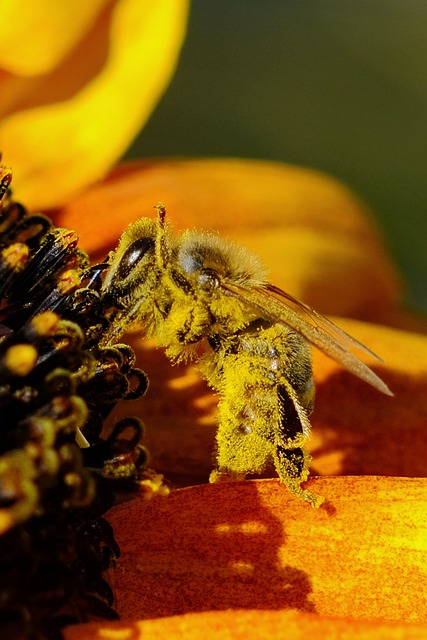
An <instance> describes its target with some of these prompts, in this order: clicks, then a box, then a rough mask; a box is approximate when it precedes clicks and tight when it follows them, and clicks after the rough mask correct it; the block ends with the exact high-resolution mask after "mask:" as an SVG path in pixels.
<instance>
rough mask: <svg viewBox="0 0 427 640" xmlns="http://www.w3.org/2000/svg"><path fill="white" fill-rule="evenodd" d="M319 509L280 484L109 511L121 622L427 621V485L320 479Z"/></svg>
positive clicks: (232, 486)
mask: <svg viewBox="0 0 427 640" xmlns="http://www.w3.org/2000/svg"><path fill="white" fill-rule="evenodd" d="M308 484H309V486H310V489H312V490H313V491H314V492H315V493H317V494H321V495H323V496H325V498H326V500H327V502H326V504H325V505H324V506H322V507H321V508H320V509H312V508H310V507H309V506H308V505H307V504H306V503H304V502H303V501H301V500H299V499H297V498H294V497H292V496H290V494H289V493H288V492H287V491H286V490H285V489H284V487H283V486H282V485H280V483H279V482H278V481H275V480H257V481H246V482H238V483H232V482H230V483H224V484H219V485H200V486H197V487H191V488H189V489H180V490H178V491H175V492H173V493H171V494H170V495H169V497H167V498H155V499H153V500H152V501H151V502H150V503H146V502H145V501H144V500H134V501H131V502H128V503H125V504H123V505H120V506H119V507H117V508H115V509H113V510H112V511H110V513H109V515H108V519H109V521H110V522H111V524H112V525H113V527H114V530H115V535H116V538H117V541H118V543H119V545H120V548H121V551H122V555H121V558H120V560H119V561H118V565H117V569H116V571H115V572H114V586H115V594H116V601H117V602H116V605H117V610H118V612H119V614H120V616H121V617H122V619H124V620H139V619H146V618H160V617H164V616H171V615H181V614H184V613H189V612H200V611H212V610H225V609H253V608H256V609H275V610H277V609H281V610H286V609H292V610H297V611H301V612H306V613H312V614H313V613H315V614H317V615H320V616H332V617H338V618H348V619H353V620H354V619H362V620H377V621H401V622H406V623H419V622H427V607H426V597H425V584H426V579H427V565H426V562H425V557H426V551H427V521H426V517H425V514H426V507H427V481H426V480H425V479H416V478H413V479H410V478H405V479H403V478H384V477H373V476H372V477H360V478H356V477H336V478H317V479H313V480H312V481H311V482H309V483H308Z"/></svg>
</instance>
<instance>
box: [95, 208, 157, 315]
mask: <svg viewBox="0 0 427 640" xmlns="http://www.w3.org/2000/svg"><path fill="white" fill-rule="evenodd" d="M164 236H165V226H164V210H163V208H162V210H161V212H160V211H159V218H158V220H151V219H149V218H141V220H138V221H137V222H135V223H134V224H131V225H130V226H129V227H128V228H127V229H126V230H125V232H124V233H123V235H122V237H121V238H120V242H119V245H118V247H117V249H116V251H115V252H114V254H113V258H112V261H111V266H110V268H109V270H108V273H107V276H106V278H105V281H104V284H103V294H104V297H105V298H106V299H107V300H111V301H112V302H113V303H114V304H117V305H118V306H120V304H121V303H122V304H128V299H129V298H131V297H133V296H138V297H143V296H144V295H145V294H146V293H147V292H148V291H149V289H151V288H152V287H153V285H154V283H155V280H156V278H157V277H158V273H159V269H161V268H162V267H163V263H164V261H165V260H166V250H165V247H166V240H165V237H164Z"/></svg>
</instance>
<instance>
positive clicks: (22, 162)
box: [0, 0, 188, 207]
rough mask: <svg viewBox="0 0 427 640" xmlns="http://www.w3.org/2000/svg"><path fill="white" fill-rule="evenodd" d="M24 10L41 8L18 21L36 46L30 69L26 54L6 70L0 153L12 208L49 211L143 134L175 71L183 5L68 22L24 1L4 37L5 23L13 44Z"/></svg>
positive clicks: (97, 13) (119, 7)
mask: <svg viewBox="0 0 427 640" xmlns="http://www.w3.org/2000/svg"><path fill="white" fill-rule="evenodd" d="M27 4H28V6H30V5H31V7H33V6H34V7H37V9H34V11H33V10H32V9H30V8H28V11H26V12H24V13H26V18H25V20H24V21H23V23H22V25H21V27H20V29H19V30H18V33H21V29H24V30H28V31H29V33H27V34H26V41H27V42H28V45H26V49H25V51H26V52H27V48H31V46H32V43H33V41H34V40H35V41H36V47H35V49H36V53H35V59H34V65H33V66H32V65H31V64H30V63H28V53H25V55H24V56H23V59H22V60H23V62H22V68H21V67H18V68H17V67H16V66H13V65H12V63H11V61H10V57H7V56H6V58H7V59H5V61H4V63H3V64H4V67H3V68H4V69H7V70H8V71H4V72H3V73H0V90H1V94H2V105H1V107H0V116H1V120H0V145H1V148H2V151H3V157H4V158H5V159H7V163H8V164H9V165H12V166H13V168H14V175H15V178H14V190H15V193H16V196H17V197H18V199H20V200H21V201H22V202H25V204H26V205H27V206H30V207H48V206H52V205H54V204H55V205H57V204H59V203H60V202H62V201H63V200H65V199H67V198H68V197H70V196H71V194H73V193H75V192H76V191H77V190H79V189H81V188H82V187H83V186H85V185H88V184H90V183H91V182H93V181H94V180H97V179H99V178H100V177H101V176H103V175H104V174H105V172H106V171H107V170H108V169H109V168H110V167H111V166H112V165H113V164H114V162H115V161H116V160H117V158H118V157H119V156H120V155H122V154H123V152H124V151H125V150H126V148H127V147H128V145H129V144H130V142H131V141H132V139H133V137H134V136H135V135H136V133H137V132H138V131H139V130H140V129H141V127H142V125H143V124H144V122H145V121H146V120H147V118H148V117H149V115H150V114H151V111H152V110H153V108H154V106H155V104H156V102H157V101H158V99H159V97H160V95H161V94H162V93H163V91H164V89H165V87H166V85H167V84H168V82H169V80H170V77H171V75H172V73H173V70H174V68H175V64H176V60H177V56H178V53H179V50H180V47H181V44H182V40H183V36H184V32H185V26H186V18H187V11H188V0H157V1H156V2H148V1H147V0H146V1H145V2H144V1H142V0H117V1H116V2H100V1H99V0H98V2H95V3H93V2H92V3H91V2H89V3H77V4H85V8H82V9H81V10H80V9H79V8H78V7H77V8H75V9H73V10H72V12H71V14H70V12H69V9H68V6H67V5H68V3H55V2H54V3H52V2H48V1H47V0H45V1H44V2H42V3H41V6H40V7H39V4H38V3H37V5H34V3H30V2H24V0H21V2H20V3H19V4H18V7H17V11H18V14H17V16H16V18H15V20H12V23H11V26H10V28H9V29H8V28H7V27H8V26H9V25H7V23H6V22H4V16H3V14H2V24H3V25H5V29H6V31H8V33H9V38H12V39H13V38H14V37H16V33H15V32H14V30H13V29H12V27H13V25H14V24H15V23H16V21H17V20H18V18H19V15H20V12H21V11H24V8H25V6H26V5H27ZM86 5H88V6H86ZM11 6H12V4H11ZM65 7H67V8H66V10H65ZM39 8H40V11H41V13H40V11H39ZM43 12H46V14H47V15H45V13H43ZM64 20H67V21H69V22H70V25H68V24H67V27H66V30H67V29H68V36H67V37H66V38H65V42H64V43H63V44H62V45H59V44H58V38H60V37H62V32H63V30H60V31H58V28H59V26H60V25H61V24H63V22H64ZM40 23H41V24H42V25H43V26H42V29H43V37H41V36H40V33H41V28H40ZM46 24H48V25H49V26H48V27H47V28H46V27H45V25H46ZM45 29H46V30H47V33H46V38H44V35H45V33H44V32H45ZM34 34H35V35H34ZM53 34H54V35H53ZM41 43H43V44H41ZM43 47H45V49H44V50H43V51H40V49H42V48H43ZM16 48H17V47H15V48H14V49H13V54H14V57H15V59H17V58H19V56H16ZM18 50H19V47H18ZM37 59H38V61H39V65H38V66H37ZM55 62H56V64H55ZM0 65H2V61H1V58H0ZM19 71H20V72H21V74H22V75H17V74H18V72H19ZM36 72H38V75H34V74H35V73H36ZM29 74H33V75H29Z"/></svg>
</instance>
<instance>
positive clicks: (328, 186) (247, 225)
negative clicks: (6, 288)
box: [56, 159, 401, 319]
mask: <svg viewBox="0 0 427 640" xmlns="http://www.w3.org/2000/svg"><path fill="white" fill-rule="evenodd" d="M159 201H161V202H163V203H164V204H165V205H166V207H167V211H168V215H169V217H170V220H171V222H172V223H173V225H174V227H175V228H176V229H183V228H186V227H194V226H197V227H202V228H203V227H204V228H208V229H215V230H218V231H219V232H221V233H222V234H224V235H225V236H226V237H230V238H233V239H236V240H238V241H239V242H240V243H241V244H243V245H244V246H246V247H247V248H248V249H250V250H252V251H253V252H255V253H257V254H258V255H259V256H260V257H261V258H263V259H264V261H265V263H266V265H267V266H268V268H269V269H271V277H270V280H271V281H272V282H274V283H275V284H277V285H278V286H281V287H282V288H284V289H285V290H287V291H289V292H290V293H292V294H293V295H295V296H296V297H297V298H300V299H302V300H304V301H305V302H307V303H308V304H311V305H312V306H314V307H315V308H317V309H318V310H319V311H321V312H323V313H332V314H337V315H349V316H352V317H362V318H369V319H378V318H380V317H382V316H383V315H384V313H386V312H388V311H389V308H390V306H392V307H393V309H395V303H396V300H398V299H399V298H400V296H401V283H400V279H399V277H398V275H397V273H396V270H395V268H394V266H393V265H392V263H391V260H390V258H389V257H388V255H387V252H386V250H385V248H384V245H383V243H382V240H381V238H380V236H379V233H378V231H377V229H376V228H375V225H374V223H373V220H372V218H371V216H370V215H369V213H368V212H367V211H366V208H365V206H364V205H363V204H362V203H361V202H360V201H359V200H358V199H357V198H356V197H355V196H354V194H352V193H351V191H349V190H348V189H347V188H346V187H344V186H343V185H342V184H340V183H339V182H337V181H336V180H334V179H332V178H330V177H328V176H326V175H322V174H320V173H317V172H315V171H312V170H309V169H303V168H298V167H292V166H289V165H284V164H279V163H273V162H262V161H250V160H233V159H231V160H230V159H229V160H225V159H223V160H207V159H205V160H173V159H172V160H163V161H146V162H139V163H135V164H131V165H125V166H124V167H122V168H119V169H117V170H116V171H115V172H114V173H113V174H112V175H111V176H110V177H109V179H108V180H107V181H106V182H104V183H102V184H99V185H95V186H93V187H91V188H90V189H89V190H88V191H87V192H86V193H84V194H82V195H81V196H80V197H78V198H75V199H74V200H73V201H72V202H70V203H69V204H67V205H66V206H65V207H64V208H63V209H62V211H60V212H59V215H58V216H57V218H56V221H57V222H58V224H61V225H62V226H67V227H70V228H72V229H75V230H77V232H78V233H79V235H80V238H81V246H82V247H84V248H85V249H86V251H88V252H89V253H92V254H96V256H97V257H99V258H101V259H103V258H104V257H105V254H106V252H107V250H109V249H112V248H113V247H114V246H115V245H116V244H117V239H118V237H119V236H120V235H121V233H122V231H123V229H124V227H125V226H126V225H127V224H129V223H130V222H133V221H135V220H137V219H138V218H140V217H142V216H154V215H155V213H154V211H153V206H154V205H155V204H157V203H158V202H159ZM361 247H363V251H362V250H361Z"/></svg>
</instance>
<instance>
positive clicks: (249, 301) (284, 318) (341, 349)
mask: <svg viewBox="0 0 427 640" xmlns="http://www.w3.org/2000/svg"><path fill="white" fill-rule="evenodd" d="M221 288H222V289H223V290H224V291H225V292H226V293H227V294H228V295H232V296H234V297H236V298H238V299H239V300H241V301H242V302H244V303H245V304H246V305H247V306H250V307H252V309H254V310H255V311H257V312H258V313H259V314H260V317H262V318H265V319H266V320H270V321H272V322H275V323H278V324H282V325H284V326H286V327H288V328H289V329H292V331H295V332H296V333H299V334H300V335H301V336H302V337H303V338H305V339H306V340H307V341H308V342H310V343H311V344H312V345H314V346H315V347H317V348H318V349H320V350H321V351H323V352H324V353H326V355H328V356H329V357H330V358H333V359H334V360H336V361H337V362H339V363H340V364H341V365H342V366H343V367H345V368H346V369H348V370H349V371H351V373H353V374H354V375H355V376H358V377H359V378H361V379H362V380H364V381H365V382H368V383H369V384H370V385H372V386H373V387H375V388H376V389H378V391H381V392H382V393H385V394H386V395H388V396H392V395H393V393H392V392H391V391H390V389H389V388H388V386H387V385H386V384H385V382H383V381H382V380H381V378H379V377H378V376H377V375H376V374H375V373H374V372H373V371H372V369H370V368H369V367H368V366H367V365H366V364H365V363H364V362H362V361H361V360H359V358H358V357H357V356H356V355H354V353H352V352H351V351H350V349H358V350H359V351H364V352H365V353H368V354H369V355H370V356H371V357H373V358H375V359H376V360H380V358H378V356H377V355H375V353H373V352H372V351H371V350H370V349H368V348H367V347H365V345H363V344H362V343H361V342H359V341H358V340H356V339H355V338H353V337H352V336H350V335H349V334H348V333H346V332H345V331H343V330H342V329H340V328H339V327H337V325H335V324H334V323H333V322H331V321H330V320H328V319H327V318H325V317H324V316H322V315H320V313H317V311H315V310H314V309H312V308H311V307H309V306H308V305H306V304H304V303H303V302H299V300H297V299H296V298H293V297H292V296H291V295H289V293H286V292H285V291H282V290H281V289H279V288H278V287H275V286H274V285H271V284H266V285H264V286H261V287H250V288H249V287H244V286H242V285H237V284H234V283H230V282H226V281H223V282H222V283H221Z"/></svg>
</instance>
